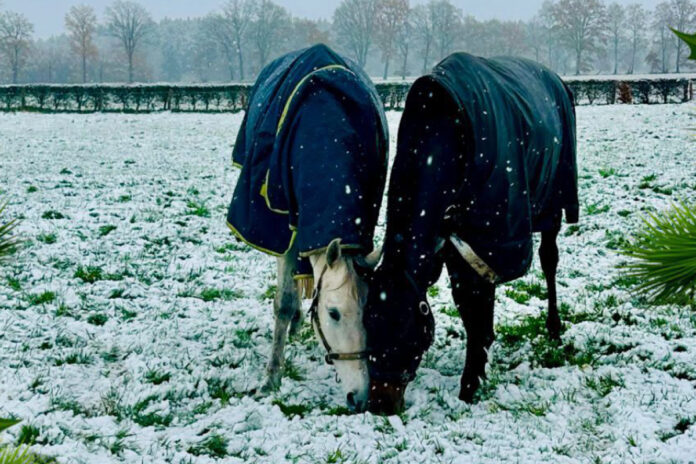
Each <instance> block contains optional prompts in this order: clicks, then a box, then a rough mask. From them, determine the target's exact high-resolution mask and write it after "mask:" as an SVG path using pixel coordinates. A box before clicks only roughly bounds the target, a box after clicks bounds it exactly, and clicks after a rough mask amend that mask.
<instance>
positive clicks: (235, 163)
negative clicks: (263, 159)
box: [232, 161, 244, 169]
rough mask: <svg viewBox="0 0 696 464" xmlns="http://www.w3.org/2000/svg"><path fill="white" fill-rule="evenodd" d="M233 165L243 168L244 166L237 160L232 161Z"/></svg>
mask: <svg viewBox="0 0 696 464" xmlns="http://www.w3.org/2000/svg"><path fill="white" fill-rule="evenodd" d="M232 167H235V168H237V169H242V168H243V167H244V166H243V165H241V164H240V163H237V162H235V161H232Z"/></svg>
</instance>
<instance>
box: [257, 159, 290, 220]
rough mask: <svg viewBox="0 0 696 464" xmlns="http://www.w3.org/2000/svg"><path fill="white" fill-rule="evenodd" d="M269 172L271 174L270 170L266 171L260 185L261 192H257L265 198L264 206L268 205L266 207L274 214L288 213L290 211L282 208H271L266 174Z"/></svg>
mask: <svg viewBox="0 0 696 464" xmlns="http://www.w3.org/2000/svg"><path fill="white" fill-rule="evenodd" d="M270 174H271V171H270V170H268V171H266V181H265V182H264V183H263V185H262V186H261V192H259V193H260V194H261V196H262V197H263V199H264V200H266V207H268V209H270V210H271V211H273V212H274V213H276V214H283V215H286V216H287V215H288V214H290V211H283V210H282V209H275V208H273V206H271V200H270V198H268V176H269V175H270Z"/></svg>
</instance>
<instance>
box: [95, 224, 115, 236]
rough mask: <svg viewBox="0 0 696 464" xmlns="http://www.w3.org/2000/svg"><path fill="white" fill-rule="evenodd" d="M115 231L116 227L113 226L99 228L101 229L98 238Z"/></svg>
mask: <svg viewBox="0 0 696 464" xmlns="http://www.w3.org/2000/svg"><path fill="white" fill-rule="evenodd" d="M116 229H118V227H116V226H114V225H106V226H101V227H100V228H99V236H100V237H106V236H107V235H109V234H110V233H111V232H113V231H115V230H116Z"/></svg>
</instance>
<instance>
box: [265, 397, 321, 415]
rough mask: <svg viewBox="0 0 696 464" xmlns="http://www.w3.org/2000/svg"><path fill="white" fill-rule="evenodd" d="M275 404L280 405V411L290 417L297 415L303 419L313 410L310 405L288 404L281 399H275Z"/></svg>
mask: <svg viewBox="0 0 696 464" xmlns="http://www.w3.org/2000/svg"><path fill="white" fill-rule="evenodd" d="M273 405H274V406H278V407H279V408H280V411H281V412H282V413H283V414H284V415H285V416H286V417H288V418H293V417H295V416H297V417H299V418H301V419H302V418H304V417H305V416H306V415H307V414H308V413H309V412H310V411H311V410H312V407H311V406H309V405H306V404H288V403H285V402H284V401H283V400H280V399H276V400H273Z"/></svg>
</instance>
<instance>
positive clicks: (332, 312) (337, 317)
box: [329, 308, 341, 322]
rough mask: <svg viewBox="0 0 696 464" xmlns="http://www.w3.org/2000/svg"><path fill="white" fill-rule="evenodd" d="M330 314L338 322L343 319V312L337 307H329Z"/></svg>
mask: <svg viewBox="0 0 696 464" xmlns="http://www.w3.org/2000/svg"><path fill="white" fill-rule="evenodd" d="M329 316H331V319H333V320H334V321H336V322H338V321H340V320H341V313H340V312H339V311H338V309H336V308H330V309H329Z"/></svg>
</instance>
